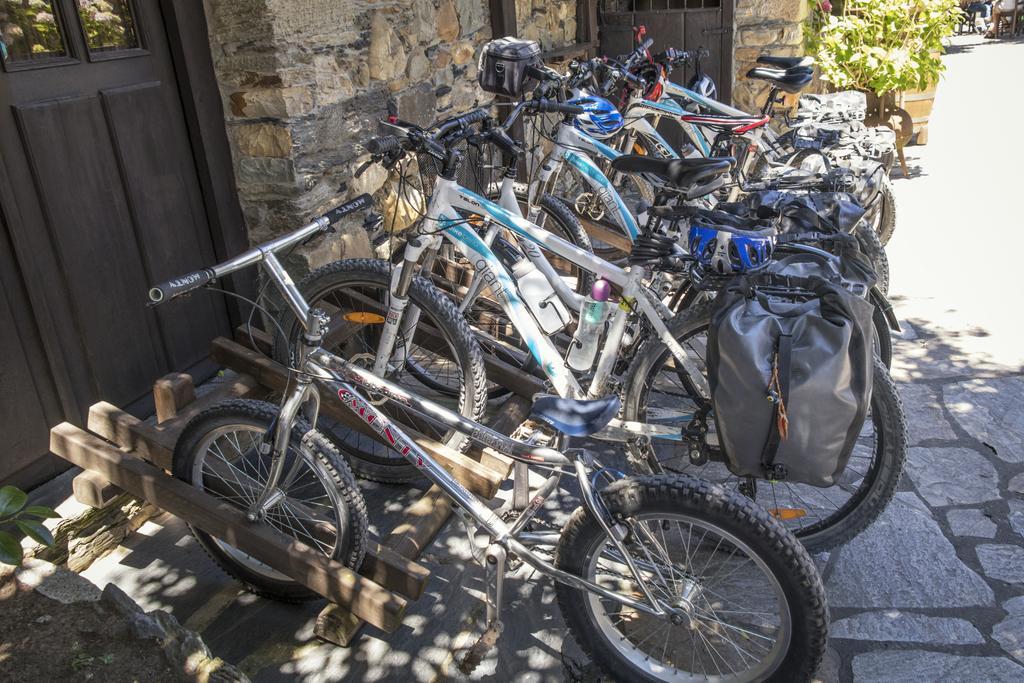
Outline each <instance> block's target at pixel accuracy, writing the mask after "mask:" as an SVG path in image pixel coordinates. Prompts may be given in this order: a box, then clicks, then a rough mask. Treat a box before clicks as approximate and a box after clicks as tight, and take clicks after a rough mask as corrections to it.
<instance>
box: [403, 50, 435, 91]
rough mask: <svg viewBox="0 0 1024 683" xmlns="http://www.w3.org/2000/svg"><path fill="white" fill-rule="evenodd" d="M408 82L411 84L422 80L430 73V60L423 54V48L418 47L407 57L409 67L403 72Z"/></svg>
mask: <svg viewBox="0 0 1024 683" xmlns="http://www.w3.org/2000/svg"><path fill="white" fill-rule="evenodd" d="M405 73H406V75H407V76H408V77H409V80H410V81H412V82H414V83H415V82H416V81H420V80H423V79H424V78H426V77H427V75H428V74H429V73H430V60H429V59H427V56H426V54H424V52H423V48H421V47H418V48H416V49H415V50H413V52H412V55H411V56H410V57H409V66H408V68H406V71H405Z"/></svg>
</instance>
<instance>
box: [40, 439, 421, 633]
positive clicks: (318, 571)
mask: <svg viewBox="0 0 1024 683" xmlns="http://www.w3.org/2000/svg"><path fill="white" fill-rule="evenodd" d="M50 450H51V451H52V452H53V453H55V454H57V455H59V456H61V457H63V458H64V459H65V460H68V461H69V462H72V463H74V464H75V465H78V466H79V467H82V468H83V469H89V470H93V471H95V472H98V473H99V474H100V475H102V476H104V477H106V478H107V479H109V480H110V481H111V482H112V483H114V484H116V485H117V486H120V487H121V488H123V489H124V490H125V491H127V492H129V493H131V494H132V495H135V496H138V497H140V498H144V499H146V500H148V501H149V502H151V503H153V504H154V505H156V506H157V507H159V508H161V509H163V510H166V511H168V512H170V513H171V514H174V515H177V516H179V517H182V518H183V519H185V520H187V521H188V522H189V523H190V524H193V525H195V526H196V527H198V528H199V529H201V530H203V531H205V532H207V533H208V534H211V535H212V536H215V537H217V538H220V539H222V540H224V541H225V542H226V543H229V544H230V545H232V546H233V547H236V548H238V549H239V550H241V551H242V552H245V553H247V554H249V555H251V556H252V557H254V558H256V559H257V560H259V561H260V562H263V563H264V564H266V565H268V566H270V567H272V568H274V569H276V570H277V571H279V572H282V573H283V574H286V575H287V576H290V577H292V578H293V579H295V580H296V581H298V582H300V583H302V584H303V585H304V586H306V587H308V588H309V589H310V590H313V591H314V592H316V593H318V594H320V595H322V596H324V597H325V598H327V599H328V600H331V601H333V602H335V603H340V604H343V605H345V606H346V607H348V608H349V609H350V611H351V612H352V613H353V614H355V615H356V616H358V617H360V618H361V619H363V620H365V621H366V622H367V623H370V624H373V625H374V626H377V627H378V628H380V629H382V630H384V631H388V632H391V631H394V630H395V629H397V628H398V627H399V626H400V625H401V623H402V616H403V615H404V613H405V609H406V604H407V603H406V600H405V598H402V597H401V596H398V595H395V594H394V593H392V592H391V591H388V590H386V589H384V588H382V587H381V586H379V585H378V584H376V583H374V582H373V581H370V580H369V579H366V578H363V577H361V576H359V575H358V574H356V573H355V572H354V571H352V570H351V569H349V568H348V567H346V566H344V565H343V564H341V563H340V562H336V561H334V560H332V559H330V558H328V557H326V556H324V555H323V554H322V553H320V552H318V551H316V550H314V549H313V548H311V547H309V546H308V545H306V544H304V543H300V542H299V541H297V540H295V539H294V538H291V537H290V536H287V535H285V534H283V533H281V532H279V531H277V530H276V529H274V528H273V527H271V526H269V525H266V524H253V523H251V522H249V521H248V520H247V519H246V518H245V514H244V513H243V512H242V511H241V510H239V509H238V508H235V507H233V506H231V505H228V504H227V503H224V502H222V501H219V500H217V499H216V498H214V497H213V496H210V495H209V494H207V493H204V492H203V491H201V490H200V489H197V488H195V487H193V486H189V485H188V484H186V483H185V482H183V481H180V480H178V479H175V478H174V477H171V476H170V475H168V474H165V473H164V472H163V471H161V470H160V469H158V468H156V467H154V466H153V465H150V464H149V463H147V462H145V461H143V460H141V459H139V458H137V457H134V456H132V455H130V454H127V453H124V452H122V451H119V450H117V448H115V447H114V446H112V445H110V444H108V443H106V442H105V441H103V440H102V439H100V438H99V437H97V436H94V435H92V434H88V433H86V432H84V431H82V430H81V429H79V428H78V427H75V426H74V425H71V424H69V423H67V422H65V423H62V424H60V425H57V426H56V427H54V428H53V429H52V430H51V431H50Z"/></svg>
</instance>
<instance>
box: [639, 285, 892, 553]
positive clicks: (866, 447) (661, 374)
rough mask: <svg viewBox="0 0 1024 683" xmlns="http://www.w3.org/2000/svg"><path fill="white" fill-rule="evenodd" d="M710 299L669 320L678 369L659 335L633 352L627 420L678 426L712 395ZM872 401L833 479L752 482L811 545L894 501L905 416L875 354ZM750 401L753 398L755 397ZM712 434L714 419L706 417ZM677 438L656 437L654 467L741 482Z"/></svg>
mask: <svg viewBox="0 0 1024 683" xmlns="http://www.w3.org/2000/svg"><path fill="white" fill-rule="evenodd" d="M709 320H710V305H709V304H707V303H704V304H698V305H696V306H694V307H693V308H690V309H688V310H687V311H685V312H684V313H682V314H681V315H679V316H677V317H676V318H675V319H674V320H673V323H672V324H671V325H670V328H669V329H670V332H671V333H672V336H673V337H674V338H675V340H676V342H677V343H679V345H680V346H682V347H683V349H684V350H685V351H686V353H687V359H688V363H687V364H686V366H685V367H678V366H677V365H676V362H675V359H674V358H673V356H672V354H671V353H670V352H669V350H668V347H667V346H666V345H665V344H664V343H663V342H662V341H660V340H658V339H652V340H651V341H650V342H649V343H648V345H647V346H646V347H644V348H642V349H640V350H639V351H638V352H637V354H636V361H635V362H634V363H633V365H632V366H631V367H630V370H629V384H628V385H627V387H626V391H625V400H624V402H623V403H624V406H623V411H624V416H625V419H627V420H636V421H638V422H643V423H651V424H656V425H659V426H662V427H665V426H669V425H670V426H672V427H673V428H674V429H677V430H678V432H677V433H679V432H681V431H682V430H683V429H684V428H685V427H686V425H687V424H688V423H689V420H690V418H691V416H692V415H693V414H694V413H695V412H696V411H697V409H698V408H699V407H701V406H704V405H706V404H707V403H708V401H709V396H710V393H709V390H708V385H707V369H706V366H705V364H704V361H705V358H706V355H705V354H706V349H707V330H708V324H709ZM873 382H874V384H873V386H874V390H873V391H872V394H871V405H870V408H869V412H868V415H867V417H866V419H865V422H864V426H863V427H862V430H861V434H860V436H859V437H858V439H857V443H856V445H855V446H854V449H853V453H852V454H851V456H850V460H849V462H848V464H847V466H846V469H845V470H844V471H843V473H842V475H840V477H839V480H838V482H837V483H836V485H834V486H831V487H829V488H819V487H816V486H810V485H807V484H797V483H791V482H786V481H780V482H771V481H767V480H761V479H759V480H757V481H756V495H755V500H756V501H757V502H758V503H759V504H761V505H762V506H764V507H765V508H767V509H768V510H769V511H770V512H771V513H772V514H773V515H775V516H777V517H778V518H780V519H781V520H782V521H783V522H784V524H785V526H786V528H787V529H789V530H790V531H792V532H793V533H794V534H795V535H796V536H797V537H798V538H799V539H800V540H801V541H803V543H804V545H805V546H807V548H809V549H810V550H812V551H820V550H828V549H830V548H833V547H835V546H837V545H841V544H843V543H845V542H847V541H849V540H850V539H851V538H853V537H854V536H856V535H857V534H859V533H860V532H861V531H863V530H864V529H866V528H867V527H868V526H870V525H871V523H872V522H873V521H874V520H875V519H876V518H877V517H878V515H879V514H881V512H882V510H884V509H885V507H886V505H888V503H889V501H890V500H892V497H893V495H894V494H895V492H896V487H897V485H898V484H899V479H900V476H901V474H902V473H903V465H904V462H905V460H906V457H907V435H906V421H905V417H904V414H903V407H902V404H901V403H900V398H899V394H898V393H897V391H896V386H895V384H894V383H893V381H892V378H891V377H890V376H889V373H888V372H887V371H886V369H885V366H884V365H882V363H881V361H880V360H879V359H877V358H876V359H875V367H874V378H873ZM751 400H755V397H752V399H751ZM708 428H709V430H710V434H711V435H712V438H714V422H713V420H709V421H708ZM678 443H679V442H678V441H673V440H669V439H655V440H653V441H652V444H651V451H652V455H653V462H652V463H651V465H652V468H654V469H655V470H656V471H657V470H658V469H661V470H663V471H667V472H673V473H682V474H687V475H691V476H696V477H700V478H702V479H707V480H709V481H714V482H719V483H721V484H723V485H725V486H727V487H729V488H738V487H739V486H740V485H741V484H744V483H745V478H740V477H737V476H736V475H733V474H732V473H731V472H729V470H728V469H727V468H726V466H725V464H724V463H723V462H718V461H715V460H709V461H708V462H706V463H704V464H695V463H693V462H692V461H691V460H690V457H689V454H688V453H687V452H684V451H685V449H679V448H678V446H677V444H678Z"/></svg>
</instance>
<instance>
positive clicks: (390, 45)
mask: <svg viewBox="0 0 1024 683" xmlns="http://www.w3.org/2000/svg"><path fill="white" fill-rule="evenodd" d="M367 65H368V67H369V75H370V78H375V79H378V80H381V81H390V80H391V79H393V78H396V77H397V76H398V75H399V74H402V73H403V72H404V71H405V48H403V47H402V43H401V41H400V40H399V38H398V35H397V34H396V33H395V32H394V30H392V28H391V24H390V23H388V20H387V19H386V18H385V16H384V15H383V14H380V13H375V14H374V15H373V19H372V21H371V23H370V49H369V54H368V55H367Z"/></svg>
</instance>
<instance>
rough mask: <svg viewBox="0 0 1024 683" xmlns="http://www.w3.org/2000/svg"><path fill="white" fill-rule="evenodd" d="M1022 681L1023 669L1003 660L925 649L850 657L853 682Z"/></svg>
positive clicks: (1023, 676) (1009, 682)
mask: <svg viewBox="0 0 1024 683" xmlns="http://www.w3.org/2000/svg"><path fill="white" fill-rule="evenodd" d="M1022 678H1024V667H1021V666H1020V665H1018V664H1015V663H1014V662H1012V661H1010V660H1009V659H1005V658H1003V657H968V656H963V655H953V654H946V653H943V652H927V651H925V650H904V651H901V652H886V651H877V652H867V653H865V654H860V655H857V656H855V657H854V658H853V680H856V681H862V682H863V683H875V682H879V683H880V682H882V681H884V682H885V683H920V682H921V681H988V682H989V683H1014V682H1016V681H1020V680H1021V679H1022Z"/></svg>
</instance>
